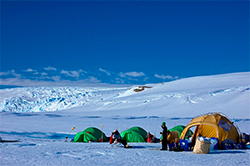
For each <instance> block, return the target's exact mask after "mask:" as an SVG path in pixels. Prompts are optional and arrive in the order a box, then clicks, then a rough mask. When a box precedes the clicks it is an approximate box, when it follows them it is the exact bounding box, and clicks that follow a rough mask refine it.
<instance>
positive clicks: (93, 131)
mask: <svg viewBox="0 0 250 166" xmlns="http://www.w3.org/2000/svg"><path fill="white" fill-rule="evenodd" d="M83 132H86V133H90V134H92V135H93V136H94V137H95V138H96V139H97V140H99V139H103V141H104V142H106V141H108V139H107V137H106V135H105V134H104V133H103V132H102V131H101V130H99V129H97V128H95V127H89V128H87V129H85V130H84V131H83Z"/></svg>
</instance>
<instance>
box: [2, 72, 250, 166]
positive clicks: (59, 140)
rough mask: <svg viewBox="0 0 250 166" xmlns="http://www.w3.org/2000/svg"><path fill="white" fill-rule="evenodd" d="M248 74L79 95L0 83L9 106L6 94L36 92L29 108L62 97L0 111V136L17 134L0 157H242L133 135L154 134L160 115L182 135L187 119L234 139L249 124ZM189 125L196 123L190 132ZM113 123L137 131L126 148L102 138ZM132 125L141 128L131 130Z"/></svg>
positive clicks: (16, 160)
mask: <svg viewBox="0 0 250 166" xmlns="http://www.w3.org/2000/svg"><path fill="white" fill-rule="evenodd" d="M220 78H223V79H220ZM248 78H249V73H237V74H228V75H217V76H208V77H194V78H188V79H181V80H177V81H175V82H169V83H164V84H155V85H154V84H152V85H147V86H151V87H152V88H147V89H144V90H143V91H139V92H135V91H133V89H137V87H136V86H135V87H128V88H121V89H117V88H105V91H104V90H103V89H102V88H95V89H85V92H84V93H86V92H88V96H87V95H83V96H82V97H80V96H79V94H78V93H79V91H80V90H82V89H80V88H79V89H77V88H75V91H76V90H78V92H77V95H78V97H77V98H74V94H73V93H72V91H69V92H70V93H71V94H70V95H69V94H66V95H65V92H64V91H62V89H60V90H59V89H57V88H53V92H52V88H51V90H49V89H50V88H47V91H46V93H44V92H45V91H44V90H43V91H40V89H39V88H13V89H3V90H0V93H1V95H2V96H4V98H1V108H2V110H3V109H4V110H8V109H14V108H15V107H11V104H12V103H13V101H15V100H17V99H18V101H26V102H29V101H30V100H31V97H32V96H37V95H38V94H40V97H39V98H33V100H37V101H35V102H30V109H29V110H33V108H37V107H41V108H42V109H53V108H58V107H57V106H58V105H60V103H59V100H57V98H59V97H61V98H62V97H64V98H65V100H64V102H67V103H68V104H67V109H62V110H57V111H53V110H52V111H50V112H49V111H37V112H31V111H26V112H24V111H23V112H20V111H12V112H10V111H2V112H1V113H0V116H1V131H0V136H1V137H2V139H3V140H18V141H19V142H3V143H1V144H0V148H1V165H82V164H84V165H111V164H117V165H166V163H167V164H171V165H249V155H250V150H249V149H240V148H239V147H234V148H229V149H228V150H220V149H210V151H209V153H208V154H195V153H194V152H193V151H189V150H187V151H185V150H184V151H169V150H168V151H161V150H159V149H161V144H160V143H147V142H140V140H141V141H142V140H145V134H147V132H150V133H151V134H152V135H155V136H156V138H159V139H160V137H161V134H160V132H161V131H162V129H161V124H162V122H166V124H167V127H168V129H169V130H171V129H175V131H176V132H178V130H180V131H181V130H182V132H181V133H183V134H179V133H178V134H179V135H180V139H181V138H183V139H184V140H185V135H184V134H186V135H187V133H190V132H188V131H189V127H190V129H191V130H192V132H191V133H193V134H194V133H196V134H197V135H199V134H203V136H206V137H217V138H218V142H223V141H224V140H228V139H232V140H234V142H235V143H238V142H237V140H238V138H239V135H237V134H235V133H237V132H235V133H234V132H233V131H235V130H236V131H238V129H239V132H240V133H241V132H245V133H247V134H249V132H250V129H249V125H250V121H249V119H250V117H249V100H248V99H249V94H250V93H249V88H250V87H249V84H248V83H249V82H248ZM229 80H231V81H229ZM232 80H241V81H232ZM205 83H206V84H205ZM181 85H185V86H181ZM42 92H43V93H42ZM62 92H64V93H62ZM51 93H52V94H51ZM10 95H11V96H10ZM56 95H59V96H56ZM66 96H67V97H68V98H67V97H66ZM51 98H55V99H54V100H50V99H51ZM14 99H15V100H14ZM87 99H88V101H87ZM44 101H47V102H48V103H46V104H45V102H44ZM80 101H81V102H82V101H85V104H84V105H81V106H77V107H69V106H70V103H75V104H74V105H77V104H79V103H78V102H80ZM6 103H8V104H6ZM93 103H95V104H93ZM3 106H5V107H4V108H3ZM23 106H24V105H22V104H20V106H19V107H18V110H27V108H26V109H25V108H24V107H23ZM61 108H62V107H61ZM42 109H41V110H42ZM217 112H218V113H220V114H222V115H225V116H226V118H225V117H220V116H219V115H217V114H216V113H217ZM214 114H215V116H214ZM204 115H205V116H204ZM210 115H213V116H210ZM227 118H228V120H227ZM201 119H202V120H203V121H202V123H201ZM198 121H199V122H200V123H198ZM212 122H213V123H212ZM231 122H233V123H231ZM215 124H216V125H215ZM206 125H208V126H212V128H207V127H205V126H206ZM176 126H179V127H176ZM183 126H184V127H185V128H184V127H183ZM195 126H196V127H197V126H200V127H199V130H198V129H197V132H196V131H195ZM201 126H203V127H201ZM234 126H237V127H235V128H234ZM73 127H75V128H74V130H72V129H73ZM186 127H188V128H186ZM96 129H98V130H96ZM114 129H118V130H119V132H120V133H121V135H123V137H126V138H127V139H130V138H131V137H132V139H134V138H136V139H137V140H131V141H129V140H128V144H129V145H131V146H132V148H130V149H125V148H123V147H122V146H112V145H111V144H109V142H105V141H108V137H110V136H111V133H112V132H113V131H114ZM141 129H143V130H141ZM100 131H101V132H100ZM180 131H179V132H180ZM183 131H184V132H183ZM198 131H199V132H198ZM93 132H95V133H96V138H92V139H93V140H90V141H89V140H88V141H86V142H84V141H83V142H80V141H79V142H78V141H73V142H71V141H72V140H74V139H75V140H77V137H78V138H79V140H80V139H81V140H84V139H87V138H88V139H89V138H91V137H92V134H91V133H93ZM138 132H139V133H140V136H138V137H135V136H131V135H134V133H137V134H138ZM232 132H233V133H234V134H232ZM78 133H79V135H78ZM66 137H68V139H67V140H68V141H67V142H65V140H66ZM100 138H101V140H100ZM134 141H137V142H134ZM87 142H88V143H87Z"/></svg>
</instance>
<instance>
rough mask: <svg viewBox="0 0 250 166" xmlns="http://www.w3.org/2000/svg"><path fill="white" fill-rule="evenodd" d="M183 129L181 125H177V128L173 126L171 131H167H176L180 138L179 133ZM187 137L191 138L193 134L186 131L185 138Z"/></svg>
mask: <svg viewBox="0 0 250 166" xmlns="http://www.w3.org/2000/svg"><path fill="white" fill-rule="evenodd" d="M184 129H185V126H183V125H178V126H175V127H173V128H172V129H169V131H177V132H178V135H179V137H180V136H181V133H182V131H183V130H184ZM187 135H189V136H192V135H193V132H192V131H191V130H188V131H187V134H186V136H187Z"/></svg>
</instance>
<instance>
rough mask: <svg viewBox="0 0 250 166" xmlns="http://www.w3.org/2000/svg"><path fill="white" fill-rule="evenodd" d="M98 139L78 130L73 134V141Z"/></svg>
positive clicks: (94, 140) (93, 140)
mask: <svg viewBox="0 0 250 166" xmlns="http://www.w3.org/2000/svg"><path fill="white" fill-rule="evenodd" d="M97 141H98V140H97V139H96V138H95V137H94V136H93V135H91V134H89V133H87V132H83V131H82V132H79V133H77V134H76V135H75V137H74V141H73V142H97Z"/></svg>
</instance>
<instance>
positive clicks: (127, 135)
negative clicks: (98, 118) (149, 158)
mask: <svg viewBox="0 0 250 166" xmlns="http://www.w3.org/2000/svg"><path fill="white" fill-rule="evenodd" d="M121 137H122V139H124V140H126V141H127V142H145V139H144V138H143V137H142V135H140V134H139V133H137V132H136V131H130V130H125V131H123V132H122V133H121Z"/></svg>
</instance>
